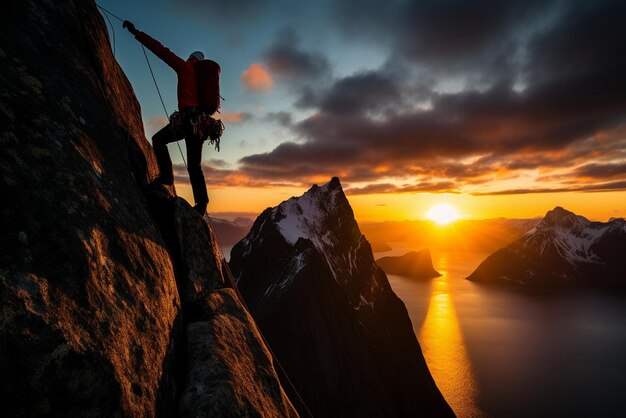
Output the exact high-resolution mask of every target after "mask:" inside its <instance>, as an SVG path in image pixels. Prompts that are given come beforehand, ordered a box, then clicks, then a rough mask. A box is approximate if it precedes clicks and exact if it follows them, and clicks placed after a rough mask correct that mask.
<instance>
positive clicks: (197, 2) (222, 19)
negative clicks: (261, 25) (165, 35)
mask: <svg viewBox="0 0 626 418" xmlns="http://www.w3.org/2000/svg"><path fill="white" fill-rule="evenodd" d="M172 3H173V7H174V8H175V10H179V11H183V12H185V13H188V14H191V15H193V16H194V17H197V18H202V19H206V20H208V21H209V22H211V23H213V24H215V25H217V26H218V27H221V28H235V27H237V24H242V23H250V22H252V21H258V20H262V19H263V18H265V17H266V16H267V14H268V12H269V11H270V10H271V9H272V8H273V7H275V6H276V3H277V2H276V0H177V1H176V2H172Z"/></svg>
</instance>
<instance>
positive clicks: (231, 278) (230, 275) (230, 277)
mask: <svg viewBox="0 0 626 418" xmlns="http://www.w3.org/2000/svg"><path fill="white" fill-rule="evenodd" d="M96 6H97V7H98V8H99V9H100V10H101V11H102V12H103V14H104V16H105V18H106V19H107V21H108V22H109V25H110V26H111V31H112V34H113V56H115V29H114V27H113V24H111V20H110V19H109V17H108V15H110V16H112V17H114V18H116V19H117V20H119V21H120V22H124V19H122V18H121V17H119V16H117V15H116V14H114V13H112V12H110V11H108V10H107V9H105V8H104V7H102V6H100V5H99V4H98V3H96ZM141 49H142V51H143V55H144V57H145V58H146V63H147V64H148V69H149V70H150V75H151V76H152V81H153V82H154V86H155V87H156V90H157V93H158V95H159V99H160V100H161V106H163V111H164V112H165V116H166V117H167V120H168V121H170V117H169V113H168V112H167V108H166V107H165V102H164V101H163V96H162V95H161V90H160V89H159V85H158V83H157V81H156V77H155V76H154V72H153V71H152V66H151V65H150V60H149V59H148V54H147V53H146V49H145V47H144V46H143V45H141ZM170 126H171V123H170ZM172 129H174V128H173V127H172ZM129 135H130V133H129ZM129 138H130V137H129ZM176 145H177V146H178V150H179V151H180V156H181V157H182V158H183V162H184V163H185V167H187V161H185V156H184V155H183V151H182V149H181V148H180V145H179V144H178V142H176ZM205 218H206V219H207V220H208V222H209V225H210V226H211V230H213V233H215V228H214V227H213V223H212V222H211V218H210V217H209V215H208V213H207V214H206V215H205ZM217 248H218V249H219V253H220V254H219V255H220V258H221V260H222V267H223V269H224V270H225V271H226V277H227V278H228V280H229V281H230V284H231V286H232V288H233V290H234V291H235V293H236V294H237V296H238V297H239V300H240V301H241V303H242V304H243V305H244V307H245V308H246V309H247V310H248V312H250V308H249V307H248V305H247V304H246V301H245V299H244V298H243V295H242V294H241V292H240V291H239V288H238V287H237V283H236V282H235V278H234V276H233V273H232V271H231V270H230V266H229V265H228V262H227V261H226V258H225V257H224V253H223V252H222V248H221V246H220V245H219V244H218V245H217ZM259 334H260V336H261V339H262V340H263V343H264V344H265V346H266V347H267V349H268V350H269V351H270V353H271V355H272V357H273V359H274V360H275V362H276V364H277V365H278V367H279V368H280V370H281V372H282V374H283V376H285V379H286V380H287V383H288V384H289V386H291V389H292V390H293V393H295V394H296V396H297V397H298V400H299V401H300V404H301V405H302V406H303V407H304V409H306V412H307V413H308V415H309V416H310V417H313V414H312V413H311V410H310V409H309V407H308V406H307V404H306V403H305V402H304V399H302V396H301V395H300V393H299V392H298V390H297V389H296V387H295V386H294V384H293V382H292V381H291V379H290V378H289V375H288V374H287V372H286V371H285V368H284V367H283V365H282V364H281V362H280V360H279V359H278V357H277V356H276V354H275V353H274V350H272V347H271V346H270V344H269V342H268V341H267V340H266V339H265V336H264V335H263V333H262V332H261V330H260V329H259Z"/></svg>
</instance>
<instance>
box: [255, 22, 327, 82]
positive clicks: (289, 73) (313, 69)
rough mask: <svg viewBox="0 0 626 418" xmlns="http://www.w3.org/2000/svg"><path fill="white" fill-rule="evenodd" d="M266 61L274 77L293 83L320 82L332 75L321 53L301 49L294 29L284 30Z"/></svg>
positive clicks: (270, 49) (271, 47) (265, 54)
mask: <svg viewBox="0 0 626 418" xmlns="http://www.w3.org/2000/svg"><path fill="white" fill-rule="evenodd" d="M264 61H265V63H266V65H267V67H268V68H269V70H270V72H271V74H272V75H273V76H279V77H284V78H286V79H289V80H292V81H302V80H304V81H311V80H318V79H321V78H324V77H328V76H329V75H330V66H329V64H328V60H327V59H326V57H325V56H323V55H322V54H321V53H319V52H310V51H305V50H303V49H302V48H301V47H300V42H299V38H298V35H297V33H296V31H295V30H293V29H284V30H282V31H281V32H280V33H279V34H278V37H277V38H276V40H275V41H274V43H273V44H272V45H270V47H269V48H268V49H267V50H266V51H265V53H264Z"/></svg>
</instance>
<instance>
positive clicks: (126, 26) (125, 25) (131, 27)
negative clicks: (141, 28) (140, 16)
mask: <svg viewBox="0 0 626 418" xmlns="http://www.w3.org/2000/svg"><path fill="white" fill-rule="evenodd" d="M122 27H123V28H124V29H128V31H129V32H130V33H132V34H133V35H135V34H136V33H137V32H138V31H137V29H135V25H133V24H132V23H131V22H129V21H128V20H125V21H124V23H122Z"/></svg>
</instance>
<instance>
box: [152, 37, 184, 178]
mask: <svg viewBox="0 0 626 418" xmlns="http://www.w3.org/2000/svg"><path fill="white" fill-rule="evenodd" d="M141 50H142V51H143V56H144V57H146V62H147V63H148V68H149V69H150V75H151V76H152V81H154V86H155V87H156V91H157V93H159V100H161V106H163V111H164V112H165V117H166V118H167V120H168V122H169V125H170V127H171V128H172V133H174V126H172V120H171V119H170V114H169V113H168V111H167V109H166V108H165V102H164V101H163V96H162V95H161V89H159V84H158V83H157V81H156V77H155V76H154V72H153V71H152V66H151V65H150V60H149V59H148V54H147V53H146V48H145V47H144V46H143V45H141ZM174 137H176V134H175V133H174ZM176 146H177V147H178V151H179V152H180V156H181V157H182V159H183V163H185V168H188V167H187V161H185V156H184V155H183V150H182V149H181V148H180V144H179V143H178V141H176Z"/></svg>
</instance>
